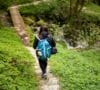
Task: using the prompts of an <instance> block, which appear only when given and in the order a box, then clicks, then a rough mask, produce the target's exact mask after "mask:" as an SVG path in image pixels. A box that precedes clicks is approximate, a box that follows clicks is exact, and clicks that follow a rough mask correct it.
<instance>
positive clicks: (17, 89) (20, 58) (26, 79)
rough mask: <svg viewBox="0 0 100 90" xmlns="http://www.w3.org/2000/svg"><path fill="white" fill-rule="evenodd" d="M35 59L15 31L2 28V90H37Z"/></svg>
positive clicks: (0, 82) (0, 44)
mask: <svg viewBox="0 0 100 90" xmlns="http://www.w3.org/2000/svg"><path fill="white" fill-rule="evenodd" d="M33 66H34V59H33V57H32V56H31V55H30V54H29V52H28V51H27V50H26V48H25V47H24V45H23V44H22V43H21V41H20V39H19V38H18V36H17V35H16V34H15V32H14V30H13V29H11V28H0V90H37V80H36V78H35V73H34V67H33Z"/></svg>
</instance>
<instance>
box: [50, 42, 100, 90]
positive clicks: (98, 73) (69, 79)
mask: <svg viewBox="0 0 100 90" xmlns="http://www.w3.org/2000/svg"><path fill="white" fill-rule="evenodd" d="M57 48H58V53H57V54H56V55H53V56H52V58H51V61H50V64H51V69H52V72H53V73H54V74H55V75H56V76H58V77H59V79H60V85H61V90H99V89H100V70H99V69H100V50H94V49H89V50H79V51H77V50H68V49H66V48H65V47H64V46H63V45H61V44H57Z"/></svg>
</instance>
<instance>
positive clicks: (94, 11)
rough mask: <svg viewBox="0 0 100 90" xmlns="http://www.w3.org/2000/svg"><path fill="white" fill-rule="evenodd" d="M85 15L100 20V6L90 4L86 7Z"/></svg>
mask: <svg viewBox="0 0 100 90" xmlns="http://www.w3.org/2000/svg"><path fill="white" fill-rule="evenodd" d="M85 13H86V14H88V15H90V16H95V17H98V18H99V19H100V6H98V5H96V4H93V3H89V4H87V5H86V10H85Z"/></svg>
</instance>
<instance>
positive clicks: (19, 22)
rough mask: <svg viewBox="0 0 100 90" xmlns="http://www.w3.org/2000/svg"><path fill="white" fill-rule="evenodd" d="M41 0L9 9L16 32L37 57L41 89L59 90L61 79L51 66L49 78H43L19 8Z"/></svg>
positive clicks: (36, 65)
mask: <svg viewBox="0 0 100 90" xmlns="http://www.w3.org/2000/svg"><path fill="white" fill-rule="evenodd" d="M43 1H47V0H43ZM39 2H40V1H37V2H35V3H28V4H24V5H17V6H12V7H10V8H9V11H10V15H11V18H12V22H13V25H14V28H15V30H16V32H17V33H18V35H19V36H20V38H21V40H22V42H23V43H24V45H25V46H26V48H27V49H28V50H29V52H30V54H32V56H33V57H34V58H35V66H34V67H35V72H36V75H37V79H38V80H39V90H59V88H60V86H59V80H58V78H56V77H55V76H54V75H53V74H52V73H51V72H50V66H48V68H47V76H48V79H47V80H44V79H41V70H40V67H39V64H38V60H37V57H36V55H35V50H34V49H33V48H32V47H28V46H29V38H28V35H27V32H26V31H25V29H26V28H25V24H24V21H23V18H22V17H21V15H20V13H19V10H18V8H19V7H21V6H28V5H31V4H35V5H37V4H38V3H39Z"/></svg>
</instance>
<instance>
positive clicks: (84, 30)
mask: <svg viewBox="0 0 100 90" xmlns="http://www.w3.org/2000/svg"><path fill="white" fill-rule="evenodd" d="M69 1H70V0H59V1H58V0H50V1H49V2H41V3H39V4H38V5H31V6H26V7H21V8H20V12H21V14H22V15H23V16H34V17H35V18H36V21H38V20H39V19H43V20H45V21H46V22H47V23H49V22H50V23H54V24H57V25H60V27H61V31H62V32H64V37H65V39H66V41H68V40H71V43H73V44H72V45H73V46H77V45H78V43H77V42H81V41H82V42H84V41H85V42H87V44H88V46H93V45H94V44H95V43H96V42H97V41H98V40H99V39H100V37H99V34H100V30H99V29H100V13H99V12H100V7H99V6H98V5H96V4H93V3H92V2H90V3H86V4H85V7H84V9H83V11H82V12H79V11H78V10H77V12H79V13H77V14H74V12H75V11H74V10H72V11H70V8H69V7H70V4H69ZM76 1H77V0H76ZM74 4H75V2H72V8H73V9H74V7H73V6H74ZM78 5H79V4H78ZM79 7H80V5H79ZM76 8H77V6H76ZM70 12H73V13H71V14H72V15H70ZM55 30H56V28H55ZM73 32H74V33H73Z"/></svg>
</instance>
